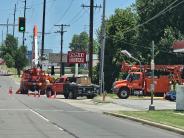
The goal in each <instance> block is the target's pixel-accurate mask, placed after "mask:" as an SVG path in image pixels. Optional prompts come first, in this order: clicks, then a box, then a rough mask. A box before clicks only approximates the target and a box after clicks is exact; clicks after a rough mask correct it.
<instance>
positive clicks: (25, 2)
mask: <svg viewBox="0 0 184 138" xmlns="http://www.w3.org/2000/svg"><path fill="white" fill-rule="evenodd" d="M26 4H27V1H26V0H25V1H24V18H26ZM24 41H25V32H23V36H22V45H23V46H24V43H25V42H24Z"/></svg>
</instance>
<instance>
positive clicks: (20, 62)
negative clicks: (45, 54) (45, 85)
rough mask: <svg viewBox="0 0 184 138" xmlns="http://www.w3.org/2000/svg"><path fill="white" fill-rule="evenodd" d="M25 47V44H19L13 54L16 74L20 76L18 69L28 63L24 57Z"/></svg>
mask: <svg viewBox="0 0 184 138" xmlns="http://www.w3.org/2000/svg"><path fill="white" fill-rule="evenodd" d="M26 53H27V48H26V47H25V46H20V47H19V48H18V49H17V51H16V54H15V68H16V69H17V74H18V75H19V76H20V71H21V70H22V69H23V68H24V67H25V66H26V65H27V64H28V59H27V58H26Z"/></svg>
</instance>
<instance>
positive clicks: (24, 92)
mask: <svg viewBox="0 0 184 138" xmlns="http://www.w3.org/2000/svg"><path fill="white" fill-rule="evenodd" d="M20 92H21V94H28V90H24V89H21V90H20Z"/></svg>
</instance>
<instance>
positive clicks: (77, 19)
mask: <svg viewBox="0 0 184 138" xmlns="http://www.w3.org/2000/svg"><path fill="white" fill-rule="evenodd" d="M85 13H86V12H83V13H82V14H81V15H80V16H79V17H78V18H76V20H74V21H73V22H72V23H71V25H73V24H75V23H77V22H78V21H79V20H80V19H81V18H82V17H83V16H84V14H85Z"/></svg>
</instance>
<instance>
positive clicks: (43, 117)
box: [29, 109, 49, 122]
mask: <svg viewBox="0 0 184 138" xmlns="http://www.w3.org/2000/svg"><path fill="white" fill-rule="evenodd" d="M29 111H31V112H32V113H34V114H36V115H37V116H39V117H40V118H42V119H44V120H45V121H47V122H49V120H48V119H47V118H45V117H44V116H42V115H41V114H39V113H38V112H35V111H34V110H32V109H29Z"/></svg>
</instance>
